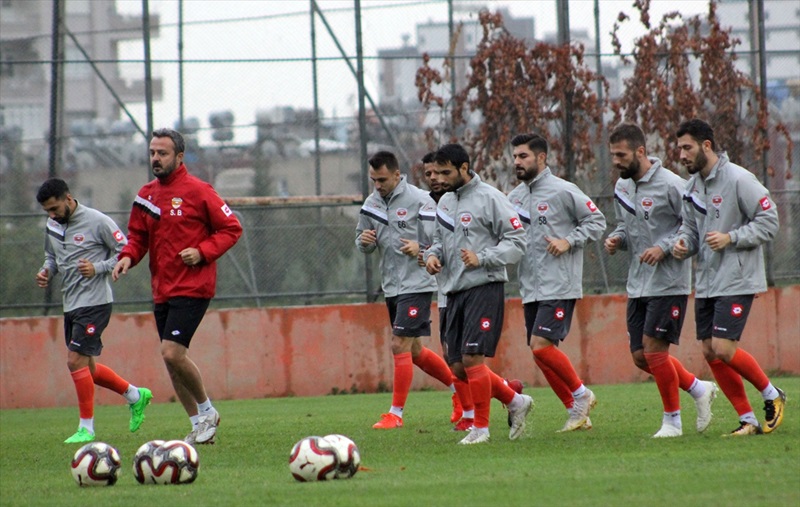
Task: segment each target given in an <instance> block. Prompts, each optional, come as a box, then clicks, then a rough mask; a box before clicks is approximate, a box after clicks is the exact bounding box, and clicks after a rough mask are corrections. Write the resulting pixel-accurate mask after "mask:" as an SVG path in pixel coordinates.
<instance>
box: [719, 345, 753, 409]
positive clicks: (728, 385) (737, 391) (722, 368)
mask: <svg viewBox="0 0 800 507" xmlns="http://www.w3.org/2000/svg"><path fill="white" fill-rule="evenodd" d="M708 365H709V366H710V367H711V372H712V373H713V374H714V380H716V381H717V385H718V386H719V388H720V389H722V392H723V393H725V397H726V398H728V400H729V401H730V402H731V405H733V408H734V410H736V413H737V414H739V415H742V414H746V413H748V412H752V411H753V408H752V407H751V406H750V401H749V400H748V399H747V393H746V392H745V390H744V382H742V376H741V375H739V374H738V373H736V370H734V369H733V368H731V367H730V366H728V365H727V364H725V362H724V361H722V359H714V360H713V361H709V363H708Z"/></svg>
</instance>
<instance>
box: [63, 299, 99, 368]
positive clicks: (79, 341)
mask: <svg viewBox="0 0 800 507" xmlns="http://www.w3.org/2000/svg"><path fill="white" fill-rule="evenodd" d="M109 320H111V303H108V304H105V305H97V306H84V307H83V308H76V309H75V310H72V311H70V312H66V313H65V314H64V340H65V341H66V343H67V349H69V350H71V351H72V352H77V353H78V354H81V355H84V356H99V355H100V352H101V351H102V350H103V341H102V340H101V339H100V337H101V336H102V334H103V331H105V330H106V327H108V321H109Z"/></svg>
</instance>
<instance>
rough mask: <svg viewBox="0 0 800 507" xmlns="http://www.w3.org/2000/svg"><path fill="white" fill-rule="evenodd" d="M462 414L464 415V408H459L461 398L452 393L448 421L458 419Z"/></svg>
mask: <svg viewBox="0 0 800 507" xmlns="http://www.w3.org/2000/svg"><path fill="white" fill-rule="evenodd" d="M462 415H464V409H463V408H461V400H459V399H458V393H453V413H452V414H450V422H451V423H454V422H456V421H458V420H459V419H461V416H462Z"/></svg>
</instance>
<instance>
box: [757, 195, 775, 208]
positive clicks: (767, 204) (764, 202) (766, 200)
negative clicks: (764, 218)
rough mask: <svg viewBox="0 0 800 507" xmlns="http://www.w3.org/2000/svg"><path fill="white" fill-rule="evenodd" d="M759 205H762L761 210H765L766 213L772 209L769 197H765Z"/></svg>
mask: <svg viewBox="0 0 800 507" xmlns="http://www.w3.org/2000/svg"><path fill="white" fill-rule="evenodd" d="M758 203H759V204H760V205H761V209H763V210H764V211H767V210H768V209H770V208H771V207H772V204H770V202H769V197H767V196H764V198H763V199H761V200H760V201H758Z"/></svg>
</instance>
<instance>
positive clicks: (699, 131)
mask: <svg viewBox="0 0 800 507" xmlns="http://www.w3.org/2000/svg"><path fill="white" fill-rule="evenodd" d="M686 134H689V135H690V136H692V139H694V140H695V141H697V142H698V143H702V142H703V141H711V150H712V151H716V150H717V143H715V142H714V129H713V128H711V125H709V124H708V123H706V122H704V121H703V120H701V119H699V118H692V119H691V120H687V121H685V122H683V123H681V125H680V127H678V132H677V133H676V134H675V136H676V137H681V136H685V135H686Z"/></svg>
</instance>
